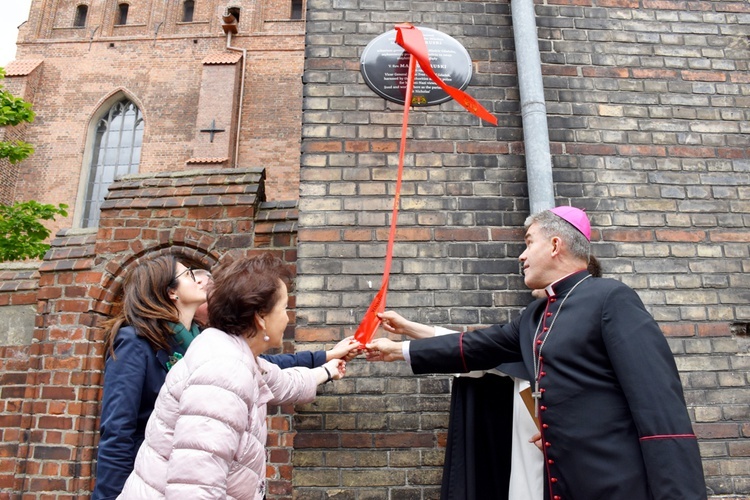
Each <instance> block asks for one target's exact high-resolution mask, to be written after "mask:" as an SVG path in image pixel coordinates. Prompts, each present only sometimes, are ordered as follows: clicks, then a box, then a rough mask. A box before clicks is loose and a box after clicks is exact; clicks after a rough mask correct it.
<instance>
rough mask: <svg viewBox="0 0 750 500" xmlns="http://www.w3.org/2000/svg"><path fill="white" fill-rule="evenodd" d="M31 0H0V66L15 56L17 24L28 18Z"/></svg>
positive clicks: (3, 65)
mask: <svg viewBox="0 0 750 500" xmlns="http://www.w3.org/2000/svg"><path fill="white" fill-rule="evenodd" d="M30 7H31V0H0V66H1V67H5V66H6V65H7V64H8V63H9V62H11V61H12V60H13V59H15V58H16V39H17V38H18V26H19V25H21V23H23V22H24V21H26V20H27V19H28V18H29V8H30Z"/></svg>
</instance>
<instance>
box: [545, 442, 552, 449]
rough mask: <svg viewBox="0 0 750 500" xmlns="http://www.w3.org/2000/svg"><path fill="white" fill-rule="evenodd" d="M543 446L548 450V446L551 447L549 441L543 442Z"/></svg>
mask: <svg viewBox="0 0 750 500" xmlns="http://www.w3.org/2000/svg"><path fill="white" fill-rule="evenodd" d="M544 446H546V447H547V448H549V447H550V446H552V443H550V442H549V441H545V442H544Z"/></svg>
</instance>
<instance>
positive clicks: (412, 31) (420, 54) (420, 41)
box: [396, 24, 497, 126]
mask: <svg viewBox="0 0 750 500" xmlns="http://www.w3.org/2000/svg"><path fill="white" fill-rule="evenodd" d="M396 43H397V44H399V45H401V46H402V47H403V48H404V50H406V51H407V52H408V53H409V54H411V55H412V57H416V58H417V62H419V67H420V68H422V71H424V73H425V75H427V76H429V77H430V79H431V80H432V81H433V82H435V83H437V84H438V86H439V87H440V88H441V89H443V90H444V91H445V93H447V94H448V95H449V96H451V97H452V98H453V99H455V100H456V102H457V103H459V104H460V105H461V106H463V107H464V108H466V110H467V111H468V112H469V113H471V114H473V115H476V116H478V117H479V118H481V119H482V120H484V121H486V122H488V123H491V124H493V125H495V126H497V118H495V117H494V116H492V115H491V114H490V112H489V111H487V110H486V109H485V108H484V107H483V106H482V105H481V104H479V103H478V102H477V101H476V100H475V99H474V98H473V97H471V96H470V95H469V94H467V93H466V92H464V91H462V90H459V89H457V88H454V87H451V86H450V85H448V84H447V83H445V82H444V81H443V80H441V79H440V77H439V76H437V74H436V73H435V70H433V69H432V66H431V65H430V56H429V54H428V53H427V44H425V43H424V36H423V35H422V32H421V31H420V30H419V28H417V27H415V26H412V25H411V24H397V25H396ZM406 102H407V103H409V101H406Z"/></svg>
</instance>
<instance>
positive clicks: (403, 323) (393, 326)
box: [378, 311, 435, 339]
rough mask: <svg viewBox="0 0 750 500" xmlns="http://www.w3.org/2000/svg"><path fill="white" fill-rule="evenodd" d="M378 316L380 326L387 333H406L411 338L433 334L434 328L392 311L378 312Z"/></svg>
mask: <svg viewBox="0 0 750 500" xmlns="http://www.w3.org/2000/svg"><path fill="white" fill-rule="evenodd" d="M378 318H380V320H381V323H380V326H382V327H383V330H385V331H386V332H388V333H395V334H396V335H406V336H407V337H409V338H412V339H424V338H428V337H434V336H435V328H433V327H431V326H427V325H423V324H422V323H416V322H414V321H409V320H408V319H406V318H404V317H403V316H401V315H400V314H398V313H396V312H394V311H385V312H382V313H378Z"/></svg>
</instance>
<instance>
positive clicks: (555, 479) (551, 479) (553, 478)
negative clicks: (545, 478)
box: [549, 477, 557, 483]
mask: <svg viewBox="0 0 750 500" xmlns="http://www.w3.org/2000/svg"><path fill="white" fill-rule="evenodd" d="M549 480H550V481H552V482H553V483H556V482H557V478H556V477H551V478H549Z"/></svg>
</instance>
